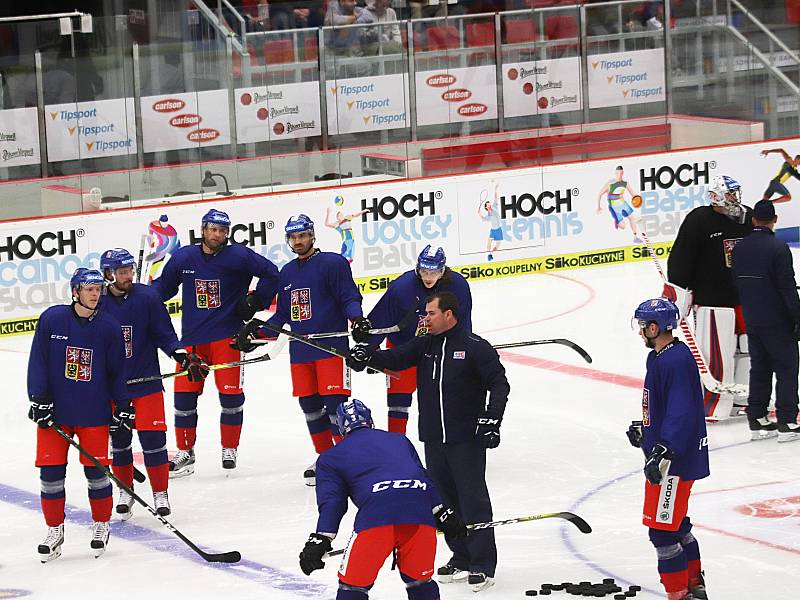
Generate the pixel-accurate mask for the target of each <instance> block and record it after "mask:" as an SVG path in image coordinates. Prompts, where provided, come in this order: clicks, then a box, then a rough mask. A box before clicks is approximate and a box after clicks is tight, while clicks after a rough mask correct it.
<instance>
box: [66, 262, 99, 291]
mask: <svg viewBox="0 0 800 600" xmlns="http://www.w3.org/2000/svg"><path fill="white" fill-rule="evenodd" d="M104 283H105V280H104V279H103V275H102V273H100V271H98V270H97V269H86V268H84V267H81V268H79V269H75V273H73V274H72V278H71V279H70V280H69V287H70V288H71V289H72V290H73V291H74V290H76V289H78V288H80V287H82V286H85V285H100V286H102V285H103V284H104Z"/></svg>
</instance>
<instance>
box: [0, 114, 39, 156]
mask: <svg viewBox="0 0 800 600" xmlns="http://www.w3.org/2000/svg"><path fill="white" fill-rule="evenodd" d="M40 160H41V157H40V155H39V120H38V118H37V112H36V107H35V106H31V107H28V108H10V109H8V110H0V168H6V167H18V166H20V165H35V164H38V163H39V161H40Z"/></svg>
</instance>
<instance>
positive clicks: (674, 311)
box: [632, 298, 680, 333]
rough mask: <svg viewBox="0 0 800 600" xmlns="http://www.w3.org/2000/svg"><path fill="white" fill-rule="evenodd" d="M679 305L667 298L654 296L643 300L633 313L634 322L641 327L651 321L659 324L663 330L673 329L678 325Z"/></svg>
mask: <svg viewBox="0 0 800 600" xmlns="http://www.w3.org/2000/svg"><path fill="white" fill-rule="evenodd" d="M679 320H680V316H679V314H678V307H677V306H675V304H673V302H672V301H671V300H667V299H666V298H653V299H652V300H645V301H644V302H642V303H641V304H640V305H639V306H638V307H637V308H636V311H635V312H634V313H633V323H632V324H635V326H636V327H637V328H639V329H643V328H645V327H647V325H649V324H650V323H655V324H656V325H658V327H659V329H661V332H662V333H663V332H665V331H672V330H673V329H675V328H676V327H677V326H678V321H679Z"/></svg>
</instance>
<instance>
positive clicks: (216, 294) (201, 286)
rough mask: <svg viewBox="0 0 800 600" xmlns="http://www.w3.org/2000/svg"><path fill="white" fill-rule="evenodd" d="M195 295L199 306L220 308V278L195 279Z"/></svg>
mask: <svg viewBox="0 0 800 600" xmlns="http://www.w3.org/2000/svg"><path fill="white" fill-rule="evenodd" d="M194 297H195V300H196V305H197V308H219V307H220V306H222V293H221V292H220V288H219V279H195V280H194Z"/></svg>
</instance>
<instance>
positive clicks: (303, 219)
mask: <svg viewBox="0 0 800 600" xmlns="http://www.w3.org/2000/svg"><path fill="white" fill-rule="evenodd" d="M283 231H284V232H285V233H286V235H287V236H288V235H289V234H290V233H300V232H302V231H310V232H311V234H312V235H313V234H314V221H312V220H311V218H310V217H309V216H308V215H302V214H301V215H293V216H291V217H289V220H288V221H286V225H285V226H284V228H283Z"/></svg>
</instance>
